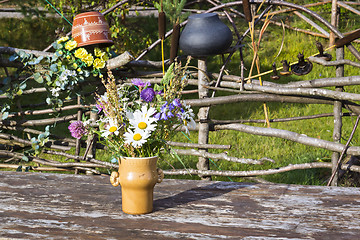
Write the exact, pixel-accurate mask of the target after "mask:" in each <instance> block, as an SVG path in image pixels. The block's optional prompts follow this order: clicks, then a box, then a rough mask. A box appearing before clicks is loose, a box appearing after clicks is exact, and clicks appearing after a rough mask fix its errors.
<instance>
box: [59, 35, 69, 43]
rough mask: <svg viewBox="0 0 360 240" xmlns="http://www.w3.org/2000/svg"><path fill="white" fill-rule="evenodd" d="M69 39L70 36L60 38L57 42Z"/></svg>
mask: <svg viewBox="0 0 360 240" xmlns="http://www.w3.org/2000/svg"><path fill="white" fill-rule="evenodd" d="M67 40H69V37H68V36H66V37H62V38H59V39H58V40H57V41H56V42H57V44H60V43H63V42H66V41H67Z"/></svg>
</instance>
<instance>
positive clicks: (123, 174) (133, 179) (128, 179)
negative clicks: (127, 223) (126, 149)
mask: <svg viewBox="0 0 360 240" xmlns="http://www.w3.org/2000/svg"><path fill="white" fill-rule="evenodd" d="M157 159H158V157H146V158H132V157H121V159H120V160H119V171H118V172H113V173H112V174H111V177H110V182H111V184H112V185H113V186H115V187H116V186H118V185H121V195H122V210H123V212H125V213H128V214H145V213H150V212H152V211H153V196H154V186H155V184H156V183H160V182H161V181H162V180H163V178H164V173H163V172H162V170H161V169H159V168H157V167H156V163H157Z"/></svg>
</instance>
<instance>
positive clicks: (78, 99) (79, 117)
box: [75, 96, 82, 174]
mask: <svg viewBox="0 0 360 240" xmlns="http://www.w3.org/2000/svg"><path fill="white" fill-rule="evenodd" d="M77 104H78V105H80V104H81V96H78V97H77ZM81 117H82V111H81V109H79V110H78V112H77V121H81ZM80 149H81V140H80V139H76V145H75V155H77V156H79V155H80ZM75 174H79V169H75Z"/></svg>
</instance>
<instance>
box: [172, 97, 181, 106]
mask: <svg viewBox="0 0 360 240" xmlns="http://www.w3.org/2000/svg"><path fill="white" fill-rule="evenodd" d="M172 104H173V105H174V106H176V107H178V108H181V103H180V100H179V99H178V98H175V99H174V100H173V101H172Z"/></svg>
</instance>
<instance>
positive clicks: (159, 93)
mask: <svg viewBox="0 0 360 240" xmlns="http://www.w3.org/2000/svg"><path fill="white" fill-rule="evenodd" d="M155 94H156V95H161V94H163V92H162V90H160V91H155Z"/></svg>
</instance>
